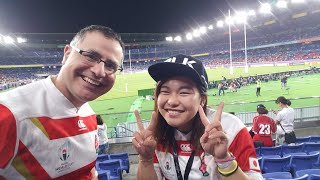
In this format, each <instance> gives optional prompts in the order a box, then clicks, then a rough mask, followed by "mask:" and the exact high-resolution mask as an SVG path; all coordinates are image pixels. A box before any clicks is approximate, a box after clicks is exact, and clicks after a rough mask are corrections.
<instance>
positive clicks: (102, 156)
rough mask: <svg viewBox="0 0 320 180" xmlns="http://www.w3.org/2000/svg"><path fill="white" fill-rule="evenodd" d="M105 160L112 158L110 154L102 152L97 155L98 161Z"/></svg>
mask: <svg viewBox="0 0 320 180" xmlns="http://www.w3.org/2000/svg"><path fill="white" fill-rule="evenodd" d="M105 160H110V156H109V154H100V155H98V157H97V162H103V161H105Z"/></svg>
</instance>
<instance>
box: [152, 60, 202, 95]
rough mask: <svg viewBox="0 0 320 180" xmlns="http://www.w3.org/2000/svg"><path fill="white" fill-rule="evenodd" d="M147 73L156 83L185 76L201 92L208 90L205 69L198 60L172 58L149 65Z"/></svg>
mask: <svg viewBox="0 0 320 180" xmlns="http://www.w3.org/2000/svg"><path fill="white" fill-rule="evenodd" d="M148 72H149V74H150V76H151V77H152V78H153V79H154V80H155V81H156V82H158V81H160V80H164V79H168V78H170V77H173V76H185V77H188V78H190V79H192V80H193V81H194V82H195V83H197V84H198V85H199V86H200V87H201V89H202V90H204V91H207V89H208V76H207V72H206V69H205V68H204V66H203V64H202V62H201V61H200V60H197V59H195V58H194V57H192V56H187V55H183V54H178V55H175V56H172V57H170V58H169V59H167V60H165V61H163V62H160V63H157V64H154V65H151V66H150V67H149V68H148Z"/></svg>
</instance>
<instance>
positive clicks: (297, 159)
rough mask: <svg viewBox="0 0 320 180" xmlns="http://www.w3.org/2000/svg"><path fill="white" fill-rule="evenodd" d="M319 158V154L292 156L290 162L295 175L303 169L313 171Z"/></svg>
mask: <svg viewBox="0 0 320 180" xmlns="http://www.w3.org/2000/svg"><path fill="white" fill-rule="evenodd" d="M318 158H319V152H317V153H314V154H309V155H292V156H291V160H290V165H289V166H290V168H291V171H292V173H293V174H295V172H296V171H299V170H303V169H313V168H314V167H315V163H316V162H317V160H318Z"/></svg>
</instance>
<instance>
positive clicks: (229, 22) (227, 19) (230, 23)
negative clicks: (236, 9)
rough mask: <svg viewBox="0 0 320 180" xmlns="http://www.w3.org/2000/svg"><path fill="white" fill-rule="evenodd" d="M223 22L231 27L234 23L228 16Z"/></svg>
mask: <svg viewBox="0 0 320 180" xmlns="http://www.w3.org/2000/svg"><path fill="white" fill-rule="evenodd" d="M225 22H226V24H228V25H232V24H233V23H234V18H232V17H231V16H228V17H226V20H225Z"/></svg>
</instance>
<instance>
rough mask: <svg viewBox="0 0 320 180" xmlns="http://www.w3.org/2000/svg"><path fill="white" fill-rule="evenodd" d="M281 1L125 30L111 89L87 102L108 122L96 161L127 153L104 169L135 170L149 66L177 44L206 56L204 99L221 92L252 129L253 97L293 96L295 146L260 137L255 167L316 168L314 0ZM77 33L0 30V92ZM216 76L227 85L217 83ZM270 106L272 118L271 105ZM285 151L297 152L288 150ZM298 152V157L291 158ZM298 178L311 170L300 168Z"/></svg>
mask: <svg viewBox="0 0 320 180" xmlns="http://www.w3.org/2000/svg"><path fill="white" fill-rule="evenodd" d="M279 2H286V1H282V0H278V1H277V2H276V1H273V3H271V4H262V6H261V7H256V9H253V10H251V11H249V10H247V11H241V12H240V10H239V11H237V10H232V12H230V11H229V12H226V13H225V14H226V16H225V17H216V18H215V20H213V21H208V22H206V23H204V24H201V25H199V27H192V28H191V29H192V30H190V31H189V32H181V33H172V34H170V33H154V34H153V33H122V34H121V37H122V40H123V41H124V42H125V58H124V62H123V69H124V70H123V71H122V72H121V73H118V74H117V80H116V83H115V85H114V87H113V89H112V90H111V91H110V92H109V93H107V94H105V95H103V96H101V97H99V98H98V99H96V100H94V101H92V102H90V105H91V107H92V108H93V110H94V111H95V113H96V114H99V115H101V116H102V117H103V119H104V121H105V123H106V124H107V126H108V129H107V134H108V138H109V143H110V150H109V153H110V155H108V157H99V158H100V159H99V158H98V160H97V161H104V160H106V159H109V158H110V156H111V155H112V154H113V155H114V156H115V157H116V156H117V155H119V157H120V156H121V155H124V156H125V158H126V160H124V161H126V162H125V163H124V164H126V165H127V166H126V167H125V168H124V169H122V167H121V171H117V172H116V173H109V174H108V177H104V178H110V177H109V176H117V177H116V178H115V179H135V173H136V168H137V167H136V166H137V164H138V161H139V160H138V154H137V153H136V152H135V150H134V148H133V147H132V143H131V141H132V137H133V134H134V132H135V131H137V125H136V119H135V116H134V111H135V110H138V111H139V112H140V114H141V117H142V119H143V123H144V125H145V126H147V125H148V124H149V118H150V116H151V112H152V111H153V108H154V107H153V106H154V100H153V95H154V88H155V82H154V80H153V79H152V78H151V77H150V76H149V75H148V72H147V69H148V67H149V66H151V65H153V64H155V63H157V62H160V61H163V60H166V59H168V58H169V57H171V56H173V55H177V54H186V55H190V56H193V57H195V58H197V59H199V60H201V61H202V62H203V64H204V65H205V67H206V69H207V72H208V79H209V91H208V106H209V107H211V108H213V109H215V108H217V105H218V104H219V102H221V101H223V102H225V108H224V111H225V112H233V113H234V114H235V115H236V116H237V117H239V118H240V119H241V120H242V122H243V123H244V124H245V125H246V126H247V128H248V130H250V129H251V127H252V120H253V118H254V116H255V115H256V106H257V105H258V104H264V105H265V106H266V107H267V108H268V109H269V110H271V109H272V110H276V109H278V107H277V104H275V103H274V102H275V100H276V99H277V97H279V96H285V97H286V98H289V99H290V100H291V102H292V107H293V108H294V109H295V133H296V136H297V142H296V145H295V146H294V147H295V149H294V150H292V151H290V150H288V149H289V148H288V149H286V147H285V146H275V147H273V148H272V149H271V148H269V149H267V148H263V147H257V148H256V152H257V155H258V156H259V163H260V168H261V171H262V173H263V174H270V173H271V174H272V173H273V174H277V173H275V172H281V173H280V174H282V175H283V176H285V175H286V176H290V177H291V178H294V177H295V178H300V175H298V173H297V171H299V170H305V169H317V171H315V173H318V176H317V177H318V178H319V177H320V172H319V171H320V156H319V151H320V144H319V143H320V138H319V136H320V128H319V127H320V93H319V89H320V83H319V82H320V31H319V29H320V23H319V22H320V21H319V19H320V2H319V1H310V2H309V1H308V3H306V2H304V3H303V2H302V3H301V4H295V3H294V1H292V2H291V1H290V2H288V4H286V3H285V5H283V4H281V3H279ZM283 9H285V10H283ZM228 13H229V15H228ZM73 36H74V34H73V33H50V34H46V33H8V34H0V43H1V44H0V80H1V81H0V82H1V83H0V92H5V91H8V90H11V89H13V88H16V87H19V86H23V85H26V84H29V83H31V82H35V81H37V80H40V79H43V78H46V77H48V76H50V75H55V74H57V73H58V72H59V70H60V68H61V66H62V64H61V60H62V58H63V55H64V54H63V48H64V46H65V45H66V44H68V43H70V41H71V39H72V37H73ZM284 78H285V79H286V84H285V86H283V85H282V81H283V79H284ZM258 79H259V80H261V82H262V83H261V84H262V85H261V96H256V82H257V80H258ZM221 83H223V84H224V87H223V88H224V91H223V93H221V92H220V91H219V90H218V86H219V84H221ZM269 115H270V117H272V118H275V115H274V114H269ZM310 144H311V145H310ZM309 146H310V149H308V148H309ZM292 149H293V148H292ZM271 151H272V152H271ZM291 152H294V153H297V152H299V153H301V154H298V155H296V156H295V155H292V156H291V155H290V156H288V154H290V153H291ZM266 155H275V156H274V157H271V158H270V157H267V156H266ZM304 158H306V159H304ZM270 159H271V160H270ZM274 159H277V160H278V161H277V162H276V160H274ZM295 160H296V163H297V162H300V163H301V164H303V166H301V167H300V166H297V165H296V164H292V163H294V162H295ZM299 160H300V161H299ZM303 161H305V162H304V163H302V162H303ZM307 161H308V162H307ZM272 166H273V167H275V168H271V167H272ZM276 167H278V168H276ZM129 168H130V173H129ZM123 170H126V172H125V171H123ZM106 176H107V175H106ZM315 176H316V175H315ZM265 177H268V175H265ZM270 177H271V176H270ZM274 177H276V176H274ZM279 177H280V176H279ZM302 178H311V175H310V177H309V175H308V177H307V176H306V175H304V177H303V175H301V179H302ZM99 179H100V178H99ZM101 179H103V178H101Z"/></svg>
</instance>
